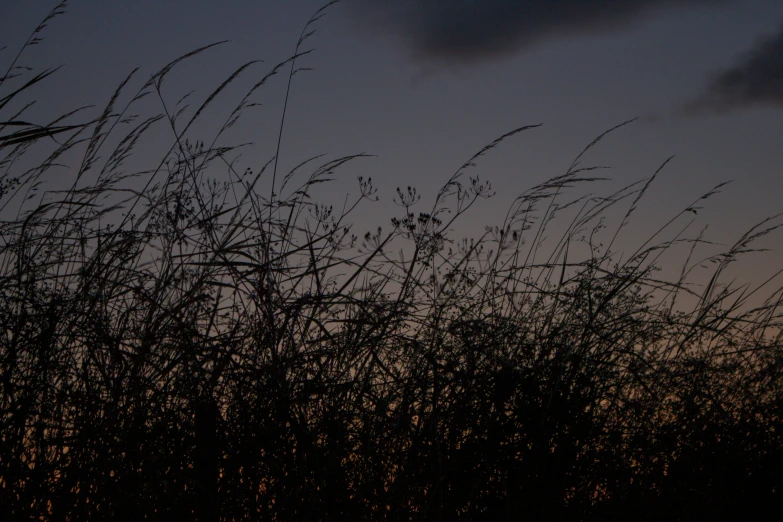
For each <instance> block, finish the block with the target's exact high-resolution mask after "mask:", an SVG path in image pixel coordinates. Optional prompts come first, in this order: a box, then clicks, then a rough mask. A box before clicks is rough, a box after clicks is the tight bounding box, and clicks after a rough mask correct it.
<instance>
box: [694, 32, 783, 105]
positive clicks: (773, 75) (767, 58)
mask: <svg viewBox="0 0 783 522" xmlns="http://www.w3.org/2000/svg"><path fill="white" fill-rule="evenodd" d="M749 105H775V106H778V107H781V108H783V26H781V27H780V30H779V31H778V32H777V34H776V35H774V36H772V37H769V38H765V39H763V40H761V41H760V42H759V43H758V44H756V46H754V47H753V48H752V49H751V50H750V51H748V52H747V53H745V54H744V55H743V56H742V57H741V58H740V59H739V60H738V61H737V63H736V64H735V65H733V66H731V67H729V68H727V69H725V70H723V71H721V72H719V73H718V74H716V75H714V77H713V78H712V80H711V82H710V84H709V86H708V87H707V89H706V91H705V92H704V93H703V94H702V95H700V96H699V97H698V98H696V99H695V100H693V102H691V103H690V104H689V105H688V106H687V107H686V110H687V111H689V112H704V111H707V110H709V111H725V110H730V109H735V108H739V107H744V106H749Z"/></svg>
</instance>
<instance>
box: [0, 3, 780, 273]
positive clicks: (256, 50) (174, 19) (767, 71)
mask: <svg viewBox="0 0 783 522" xmlns="http://www.w3.org/2000/svg"><path fill="white" fill-rule="evenodd" d="M54 5H55V2H48V1H35V2H32V1H29V2H3V3H2V4H0V40H1V41H0V47H1V46H2V45H8V49H6V50H5V51H3V52H2V53H0V64H2V65H3V66H5V64H7V63H8V61H9V60H10V58H11V56H12V55H13V54H15V53H16V50H17V49H18V47H19V46H20V45H21V44H22V42H24V40H25V39H26V38H27V36H28V35H29V32H30V31H31V30H32V29H33V28H34V27H35V26H36V24H37V23H38V22H39V21H40V20H41V18H42V17H43V16H45V15H46V13H47V12H48V11H49V10H50V9H51V8H52V7H53V6H54ZM321 5H323V2H322V1H320V0H319V1H313V0H254V1H251V0H243V1H239V0H224V1H221V2H215V1H206V0H190V1H185V0H133V1H130V0H114V1H110V2H108V1H107V2H94V1H86V0H74V1H72V2H70V3H69V6H68V10H67V13H66V14H65V15H64V16H62V17H59V18H58V19H56V20H55V21H53V22H52V24H51V25H50V27H48V28H47V29H46V32H45V33H44V35H43V36H44V37H45V38H46V40H45V41H44V42H42V43H41V44H40V45H38V46H36V47H35V48H33V49H31V52H29V53H28V54H27V55H25V56H26V57H25V58H24V59H23V60H22V63H23V64H24V65H30V66H33V67H35V68H36V69H43V68H45V67H51V66H57V65H64V66H65V67H64V68H63V69H62V70H60V71H59V72H58V73H57V75H56V76H55V77H54V78H53V79H52V81H49V82H47V84H46V85H44V86H42V87H41V88H39V89H38V90H37V91H36V95H37V96H38V99H39V102H38V107H37V110H38V111H39V112H38V113H35V114H40V115H41V119H43V120H45V119H46V118H47V117H48V116H52V115H55V114H59V113H60V112H62V111H63V110H66V109H68V108H72V107H75V106H79V105H85V104H97V105H100V104H104V103H105V102H106V101H107V100H108V97H109V95H110V94H111V92H112V91H113V90H114V88H115V87H116V86H117V85H118V84H119V82H120V81H121V80H122V79H123V78H124V77H125V76H126V75H127V73H128V72H130V70H131V69H133V68H134V67H136V66H141V67H142V70H141V76H140V77H139V82H143V80H144V79H145V78H146V77H148V75H149V74H151V73H153V72H155V71H156V70H157V69H158V68H159V67H161V66H162V65H165V63H167V62H168V61H169V60H171V59H173V58H176V57H177V56H179V55H181V54H183V53H185V52H187V51H190V50H192V49H194V48H196V47H199V46H202V45H205V44H208V43H212V42H215V41H218V40H224V39H230V40H231V42H230V43H228V44H225V45H223V46H221V47H219V48H216V49H212V50H210V51H209V52H207V53H205V54H204V55H202V56H200V57H199V58H197V59H196V60H195V61H194V62H193V63H192V64H191V65H188V66H185V67H183V68H182V69H181V70H180V71H179V72H178V73H176V74H175V75H174V76H173V77H172V79H171V80H170V81H169V80H167V85H166V89H167V94H168V96H169V99H170V100H173V101H176V99H177V98H179V96H181V95H182V94H185V93H186V92H188V91H190V90H192V89H197V93H196V94H200V95H202V96H205V95H206V94H208V93H209V92H210V91H211V90H212V89H214V87H215V86H217V85H218V84H219V83H220V82H221V81H222V80H223V79H224V78H225V77H226V76H227V75H228V74H230V72H231V71H232V70H233V69H234V68H236V67H237V66H238V65H240V64H241V63H243V62H245V61H247V60H251V59H261V60H264V63H262V64H260V65H258V66H256V67H255V68H254V69H252V70H251V72H249V73H248V75H247V78H246V83H245V84H244V85H245V86H247V85H249V84H252V83H253V82H254V81H255V80H257V79H258V78H260V77H261V76H262V75H263V74H264V73H265V72H267V71H268V70H269V69H270V68H271V67H272V66H273V65H275V64H276V63H278V62H279V61H281V60H283V59H285V58H286V57H288V56H289V55H290V54H291V53H292V51H293V48H294V46H295V44H296V39H297V37H298V35H299V33H300V31H301V29H302V26H303V25H304V23H305V22H306V21H307V19H308V18H309V17H310V15H311V14H312V13H313V12H314V11H315V10H316V9H317V8H318V7H320V6H321ZM316 29H317V31H316V33H315V34H314V35H313V36H312V38H311V39H309V40H308V43H309V44H310V46H312V47H315V48H316V51H315V52H314V53H313V54H311V55H309V56H308V57H306V58H305V59H303V60H302V61H301V63H300V65H301V66H303V67H312V68H313V69H314V70H313V71H310V72H307V73H305V74H303V75H301V76H297V77H296V78H295V80H294V83H293V87H292V91H291V100H290V106H289V114H288V119H287V121H286V127H285V137H284V142H283V146H282V148H281V158H280V161H281V166H282V171H286V172H287V168H286V167H291V166H293V165H295V164H297V163H299V162H300V161H301V160H303V159H306V158H308V157H310V156H313V155H315V154H320V153H327V154H329V155H331V156H332V157H336V156H339V155H343V154H351V153H359V152H366V153H372V154H377V155H378V157H376V158H368V159H363V160H361V161H360V162H358V163H356V164H354V165H353V166H350V167H348V168H346V169H344V171H343V177H342V178H341V179H340V180H339V181H338V182H335V183H334V184H332V186H330V187H326V188H324V189H323V190H322V195H323V197H324V198H325V199H326V200H333V201H342V197H343V195H344V194H345V193H346V192H349V191H355V190H356V189H355V187H356V183H355V178H356V176H357V175H364V176H365V177H367V176H372V177H373V180H374V181H375V183H376V185H377V186H378V188H379V195H380V196H381V199H382V201H381V202H379V204H377V205H374V206H370V207H367V208H366V209H365V211H364V214H360V215H359V216H360V218H361V221H357V227H358V228H359V229H363V228H364V226H365V224H366V225H367V228H370V224H372V225H373V227H374V225H375V224H376V223H377V224H383V225H385V226H388V219H389V218H390V217H391V216H392V215H394V214H395V213H396V212H397V209H396V208H395V207H394V206H393V205H392V204H391V198H392V196H393V195H394V192H395V188H396V187H397V186H406V185H416V186H417V187H418V188H419V189H420V192H422V193H423V194H424V201H428V198H429V201H431V198H432V196H434V194H435V192H436V191H437V189H438V188H439V187H440V186H441V184H442V183H444V182H445V181H446V180H447V179H448V177H449V176H450V175H451V174H452V173H453V172H454V170H455V169H456V168H458V167H459V166H460V165H461V164H462V163H463V162H464V161H465V160H466V159H468V158H469V157H470V156H471V155H472V154H473V153H474V152H476V151H477V150H478V149H480V148H481V147H482V146H483V145H485V144H487V143H489V142H490V141H492V140H493V139H494V138H496V137H497V136H500V135H501V134H503V133H504V132H506V131H508V130H511V129H513V128H515V127H519V126H522V125H526V124H537V123H543V124H544V125H543V126H542V127H541V128H538V129H535V130H532V131H528V132H526V133H523V134H521V135H518V136H516V137H515V138H513V140H511V141H509V142H507V143H504V144H503V145H502V146H501V147H500V148H498V149H496V150H495V151H493V152H492V153H491V154H490V155H488V156H486V157H485V158H483V159H482V160H481V162H480V163H479V165H478V167H477V169H476V170H475V171H474V173H478V174H480V175H481V176H482V177H483V178H486V179H489V180H490V181H491V182H492V184H493V186H494V188H495V190H496V191H497V193H498V194H497V196H496V197H495V198H494V199H493V200H490V201H489V202H485V203H484V205H483V206H481V207H479V208H477V209H475V212H473V213H472V217H471V218H470V219H468V220H467V221H465V222H463V226H464V229H462V230H460V231H459V232H460V233H462V232H465V233H477V232H480V231H481V230H483V227H484V225H490V224H493V225H494V224H498V222H499V220H500V219H501V218H502V215H503V212H504V211H505V209H506V208H507V206H508V205H509V204H510V203H511V201H512V199H513V197H514V196H516V195H517V194H519V193H520V192H522V191H523V190H525V189H527V188H529V187H531V186H533V185H534V184H536V183H540V182H542V181H544V180H545V179H548V178H550V177H552V176H556V175H559V174H563V173H564V172H565V170H566V169H567V168H568V166H569V165H570V163H571V161H572V160H573V158H574V157H575V156H576V155H577V154H578V153H579V152H580V150H581V149H582V148H583V147H584V146H585V145H586V144H587V143H589V142H590V141H591V140H592V139H593V138H594V137H596V136H597V135H598V134H600V133H601V132H602V131H604V130H606V129H608V128H610V127H612V126H614V125H616V124H618V123H621V122H623V121H625V120H628V119H630V118H633V117H639V118H640V119H639V120H638V121H636V122H635V123H633V124H632V125H630V126H628V127H625V128H624V129H622V130H621V131H619V132H617V133H615V134H613V135H612V137H611V138H610V139H607V140H606V141H605V142H602V143H601V145H600V146H599V147H598V148H597V149H595V151H594V152H592V153H591V154H590V155H589V156H588V158H587V160H586V162H587V163H596V164H603V165H611V166H612V170H610V171H609V172H607V173H606V175H608V176H611V177H612V178H613V179H614V181H612V182H608V183H605V184H604V185H601V186H597V185H596V186H593V187H592V188H591V191H594V192H596V193H598V194H602V195H606V194H608V193H610V192H611V191H612V189H613V188H617V187H619V186H621V185H625V184H627V183H630V182H632V181H636V180H639V179H642V178H645V177H647V176H649V175H651V174H652V173H653V172H654V171H655V170H656V168H657V167H658V166H659V165H660V163H662V162H663V161H664V160H665V159H666V158H667V157H668V156H670V155H673V154H675V155H676V158H675V159H674V160H673V162H672V163H670V164H669V165H668V166H667V168H666V169H665V170H664V172H663V173H662V175H661V176H660V178H659V179H658V181H657V182H656V184H655V185H653V187H652V189H651V190H650V192H649V194H648V196H647V197H646V199H645V200H644V202H643V204H642V205H641V206H640V209H639V212H638V213H637V214H636V216H635V218H634V226H635V228H633V233H632V234H630V235H628V234H626V236H627V237H626V239H625V240H626V241H627V242H628V243H627V244H628V245H631V247H635V246H638V244H639V243H640V241H638V240H639V239H642V238H644V239H646V234H647V233H648V232H649V231H652V230H655V229H657V227H658V226H659V225H660V224H662V223H663V222H665V221H666V220H668V218H669V217H671V216H672V215H673V214H674V213H676V212H678V211H679V210H681V209H682V208H684V207H685V206H686V205H687V204H688V203H690V202H691V201H692V200H693V199H695V198H697V197H698V196H699V195H700V194H702V193H704V192H706V191H707V190H708V189H709V188H711V187H712V186H714V185H715V184H717V183H719V182H722V181H726V180H734V181H735V182H734V184H733V185H731V186H729V187H727V188H726V189H725V190H724V192H723V193H722V194H720V195H719V196H716V197H714V198H713V199H710V200H709V201H708V202H707V205H706V207H707V208H706V209H705V210H704V211H703V212H702V213H700V214H699V216H698V222H697V225H695V227H696V228H694V231H696V230H697V229H698V228H700V225H698V223H701V224H702V225H703V224H709V225H710V228H709V229H708V236H709V237H710V238H711V239H713V240H716V241H722V242H724V243H730V242H732V240H734V239H736V238H738V237H739V235H740V234H741V233H742V232H744V231H745V230H746V229H747V228H749V227H750V226H751V225H753V224H755V223H756V222H758V221H760V220H761V219H763V218H764V217H767V216H770V215H772V214H776V213H778V212H781V211H783V198H782V197H781V195H782V194H783V2H780V1H779V0H679V1H675V0H668V1H665V0H548V1H546V2H544V1H535V0H519V1H512V0H343V1H342V2H341V3H339V4H337V5H335V6H332V7H331V8H330V9H329V11H328V12H327V15H326V17H325V18H323V19H322V20H320V21H318V23H317V25H316ZM284 87H285V77H284V76H283V75H280V76H278V77H277V78H276V79H275V81H273V82H272V84H270V86H269V88H268V89H267V90H265V91H263V93H262V94H261V96H259V97H258V100H257V101H260V102H262V103H263V104H264V105H263V107H261V108H259V109H258V110H256V111H255V112H252V113H249V114H248V115H247V116H246V117H245V118H244V119H242V120H240V123H239V124H237V126H236V127H235V128H234V129H233V130H232V134H231V136H232V137H233V138H234V141H236V142H240V141H254V142H255V143H256V145H255V146H254V147H253V148H251V149H249V150H248V151H247V152H246V154H245V156H244V158H245V160H246V162H245V163H246V165H248V166H253V167H257V166H260V165H261V164H263V163H264V162H265V161H266V160H268V159H269V158H270V157H271V156H272V155H273V154H274V146H275V137H276V131H277V127H278V125H279V118H280V113H281V109H282V100H283V95H284ZM241 94H242V91H241V89H236V90H234V91H229V93H228V95H227V96H226V98H225V105H222V108H223V109H224V110H226V108H229V109H228V110H230V108H231V107H233V104H234V103H236V101H237V100H238V97H239V96H241ZM218 107H220V105H218ZM220 116H221V113H220V110H219V109H218V110H216V111H214V113H211V114H209V115H207V117H206V118H205V120H204V121H205V125H204V127H203V128H204V129H206V130H209V128H210V126H209V125H208V124H209V122H210V121H211V122H213V123H214V122H217V121H220ZM210 118H213V119H210ZM142 159H143V158H142ZM421 210H425V207H422V209H421ZM365 220H368V221H367V222H365ZM359 231H361V230H359ZM634 234H635V236H634ZM641 242H643V241H641ZM763 245H764V246H767V247H771V248H775V249H776V250H777V252H775V253H767V254H760V255H757V256H756V257H755V258H754V259H755V261H754V263H757V264H756V265H755V266H757V267H759V269H764V271H765V272H768V271H769V270H771V269H772V267H773V266H774V265H778V266H779V264H780V263H779V260H780V259H781V257H782V256H781V255H780V252H781V251H783V241H781V238H780V236H775V238H774V239H770V240H767V241H766V242H765V243H764V244H763ZM629 248H630V247H629Z"/></svg>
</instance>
